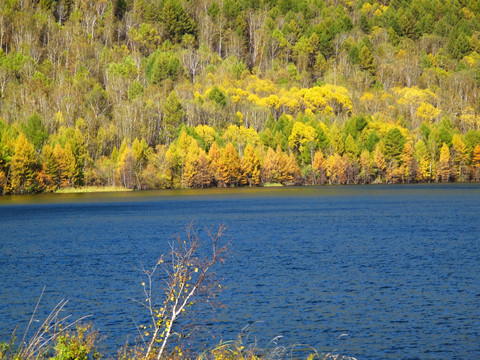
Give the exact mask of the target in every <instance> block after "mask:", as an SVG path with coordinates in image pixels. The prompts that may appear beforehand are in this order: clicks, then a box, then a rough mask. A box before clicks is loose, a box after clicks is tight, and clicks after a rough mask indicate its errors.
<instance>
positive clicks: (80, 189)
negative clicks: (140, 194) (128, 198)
mask: <svg viewBox="0 0 480 360" xmlns="http://www.w3.org/2000/svg"><path fill="white" fill-rule="evenodd" d="M114 191H117V192H118V191H132V190H131V189H126V188H124V187H123V186H82V187H78V188H74V187H68V188H62V189H58V190H57V191H56V193H57V194H73V193H95V192H114Z"/></svg>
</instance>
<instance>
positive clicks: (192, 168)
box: [182, 141, 200, 187]
mask: <svg viewBox="0 0 480 360" xmlns="http://www.w3.org/2000/svg"><path fill="white" fill-rule="evenodd" d="M199 155H200V147H199V146H198V145H197V142H196V141H194V142H192V146H190V148H189V149H188V152H187V155H186V156H185V166H184V171H183V179H184V181H185V184H186V185H187V186H189V187H197V184H196V177H197V171H198V160H199ZM182 184H183V183H182Z"/></svg>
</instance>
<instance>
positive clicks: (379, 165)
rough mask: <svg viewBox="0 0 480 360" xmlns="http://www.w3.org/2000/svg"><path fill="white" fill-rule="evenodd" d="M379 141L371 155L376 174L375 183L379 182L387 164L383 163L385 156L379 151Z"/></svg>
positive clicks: (383, 175) (382, 177)
mask: <svg viewBox="0 0 480 360" xmlns="http://www.w3.org/2000/svg"><path fill="white" fill-rule="evenodd" d="M381 147H382V146H381V141H380V142H379V143H378V144H377V146H376V147H375V152H374V154H373V163H374V164H375V169H376V172H377V181H379V182H381V181H382V180H383V179H384V177H385V174H386V170H387V162H386V161H385V156H384V155H383V152H382V150H381Z"/></svg>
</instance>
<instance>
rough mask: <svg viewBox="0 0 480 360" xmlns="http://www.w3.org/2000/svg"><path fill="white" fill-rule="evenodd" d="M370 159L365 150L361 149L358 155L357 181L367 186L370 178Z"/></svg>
mask: <svg viewBox="0 0 480 360" xmlns="http://www.w3.org/2000/svg"><path fill="white" fill-rule="evenodd" d="M372 168H373V166H372V158H371V157H370V152H369V151H368V150H367V149H363V150H362V152H361V154H360V174H359V179H360V181H361V182H363V183H364V184H368V183H369V182H370V181H371V178H372Z"/></svg>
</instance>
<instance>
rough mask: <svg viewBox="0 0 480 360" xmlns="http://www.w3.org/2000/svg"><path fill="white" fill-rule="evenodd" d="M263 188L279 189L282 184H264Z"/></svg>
mask: <svg viewBox="0 0 480 360" xmlns="http://www.w3.org/2000/svg"><path fill="white" fill-rule="evenodd" d="M263 186H264V187H281V186H283V185H282V184H280V183H265V185H263Z"/></svg>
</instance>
